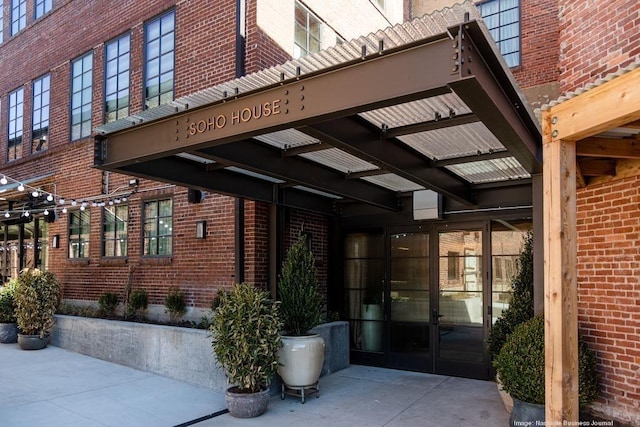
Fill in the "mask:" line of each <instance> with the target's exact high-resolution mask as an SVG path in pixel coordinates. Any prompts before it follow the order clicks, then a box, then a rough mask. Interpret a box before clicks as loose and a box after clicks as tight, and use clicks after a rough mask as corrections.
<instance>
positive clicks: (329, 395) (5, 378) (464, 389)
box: [0, 344, 508, 427]
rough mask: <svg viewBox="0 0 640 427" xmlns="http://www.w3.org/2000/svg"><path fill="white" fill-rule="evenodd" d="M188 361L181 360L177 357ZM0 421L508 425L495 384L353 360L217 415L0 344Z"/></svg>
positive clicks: (109, 366) (55, 355)
mask: <svg viewBox="0 0 640 427" xmlns="http://www.w3.org/2000/svg"><path fill="white" fill-rule="evenodd" d="M185 363H188V358H187V359H186V360H185ZM0 396H2V397H0V426H3V427H13V426H20V427H31V426H34V427H35V426H47V427H53V426H65V427H72V426H82V427H91V426H117V427H123V426H132V427H133V426H135V427H139V426H140V427H144V426H154V427H157V426H179V425H181V424H187V425H189V424H191V425H195V426H196V427H205V426H216V427H224V426H261V427H262V426H266V427H268V426H277V427H284V426H305V427H313V426H331V427H340V426H349V427H354V426H402V427H413V426H416V427H417V426H420V427H429V426H434V427H435V426H438V427H443V426H466V425H469V426H480V427H481V426H487V427H499V426H506V425H507V424H508V415H507V413H506V412H505V410H504V406H503V405H502V401H501V400H500V397H499V396H498V393H497V391H496V387H495V384H493V383H491V382H486V381H477V380H468V379H461V378H454V377H443V376H438V375H429V374H418V373H411V372H403V371H395V370H389V369H381V368H371V367H365V366H356V365H353V366H351V367H349V368H347V369H344V370H342V371H339V372H336V373H334V374H331V375H329V376H326V377H323V378H321V379H320V397H319V398H317V399H316V398H315V397H311V398H308V400H307V402H306V403H305V404H304V405H303V404H301V403H300V400H299V399H296V398H294V397H291V396H287V397H286V399H285V400H281V399H280V396H279V395H278V396H273V397H272V399H271V402H270V405H269V409H268V410H267V412H266V413H265V414H264V415H262V416H260V417H258V418H254V419H247V420H240V419H235V418H233V417H231V416H230V415H228V414H222V415H219V416H215V417H213V418H209V419H206V420H204V421H201V422H198V423H194V421H195V420H198V419H200V418H202V417H208V416H210V415H212V414H217V413H218V412H220V411H222V410H224V408H225V403H224V395H223V393H220V392H215V391H212V390H209V389H206V388H203V387H199V386H194V385H190V384H186V383H182V382H180V381H175V380H171V379H168V378H165V377H162V376H158V375H154V374H150V373H147V372H143V371H138V370H135V369H131V368H127V367H124V366H121V365H117V364H114V363H109V362H105V361H102V360H99V359H94V358H91V357H87V356H83V355H80V354H77V353H73V352H69V351H67V350H63V349H60V348H57V347H53V346H49V347H47V348H46V349H44V350H39V351H23V350H20V348H19V347H18V345H17V344H2V345H0Z"/></svg>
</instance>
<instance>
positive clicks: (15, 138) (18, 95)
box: [7, 88, 24, 160]
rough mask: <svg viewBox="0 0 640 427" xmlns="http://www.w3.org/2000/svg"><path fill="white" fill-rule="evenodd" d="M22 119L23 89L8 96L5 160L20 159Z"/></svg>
mask: <svg viewBox="0 0 640 427" xmlns="http://www.w3.org/2000/svg"><path fill="white" fill-rule="evenodd" d="M23 117H24V88H20V89H16V90H14V91H13V92H11V93H10V94H9V126H8V128H9V132H8V140H7V160H16V159H19V158H20V157H22V125H23Z"/></svg>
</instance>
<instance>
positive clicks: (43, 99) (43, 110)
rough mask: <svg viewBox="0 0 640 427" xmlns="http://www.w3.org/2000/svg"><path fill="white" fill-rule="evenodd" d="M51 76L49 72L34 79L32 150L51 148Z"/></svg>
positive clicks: (35, 151) (34, 151)
mask: <svg viewBox="0 0 640 427" xmlns="http://www.w3.org/2000/svg"><path fill="white" fill-rule="evenodd" d="M50 88H51V76H49V75H48V74H47V75H46V76H44V77H40V78H39V79H37V80H34V81H33V112H32V116H31V119H32V121H33V124H32V127H31V152H32V153H37V152H38V151H43V150H46V149H47V148H49V141H48V140H49V92H50Z"/></svg>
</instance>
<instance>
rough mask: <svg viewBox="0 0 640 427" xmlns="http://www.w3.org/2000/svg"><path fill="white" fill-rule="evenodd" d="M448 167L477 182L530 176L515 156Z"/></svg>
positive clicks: (457, 173)
mask: <svg viewBox="0 0 640 427" xmlns="http://www.w3.org/2000/svg"><path fill="white" fill-rule="evenodd" d="M447 169H449V170H450V171H451V172H453V173H455V174H456V175H459V176H461V177H462V178H464V179H466V180H467V181H469V182H472V183H475V184H483V183H489V182H498V181H509V180H513V179H523V178H529V177H530V175H529V173H528V172H527V171H526V170H525V169H524V168H523V167H522V165H520V163H518V161H517V160H516V159H515V158H513V157H507V158H504V159H493V160H482V161H478V162H470V163H461V164H458V165H450V166H447Z"/></svg>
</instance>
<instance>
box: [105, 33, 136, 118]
mask: <svg viewBox="0 0 640 427" xmlns="http://www.w3.org/2000/svg"><path fill="white" fill-rule="evenodd" d="M130 44H131V37H130V36H129V34H126V35H124V36H122V37H120V38H118V39H116V40H113V41H111V42H109V43H107V44H106V46H105V67H104V81H105V84H104V100H105V108H104V114H105V121H106V122H112V121H114V120H118V119H121V118H123V117H126V116H127V115H129V63H130Z"/></svg>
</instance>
